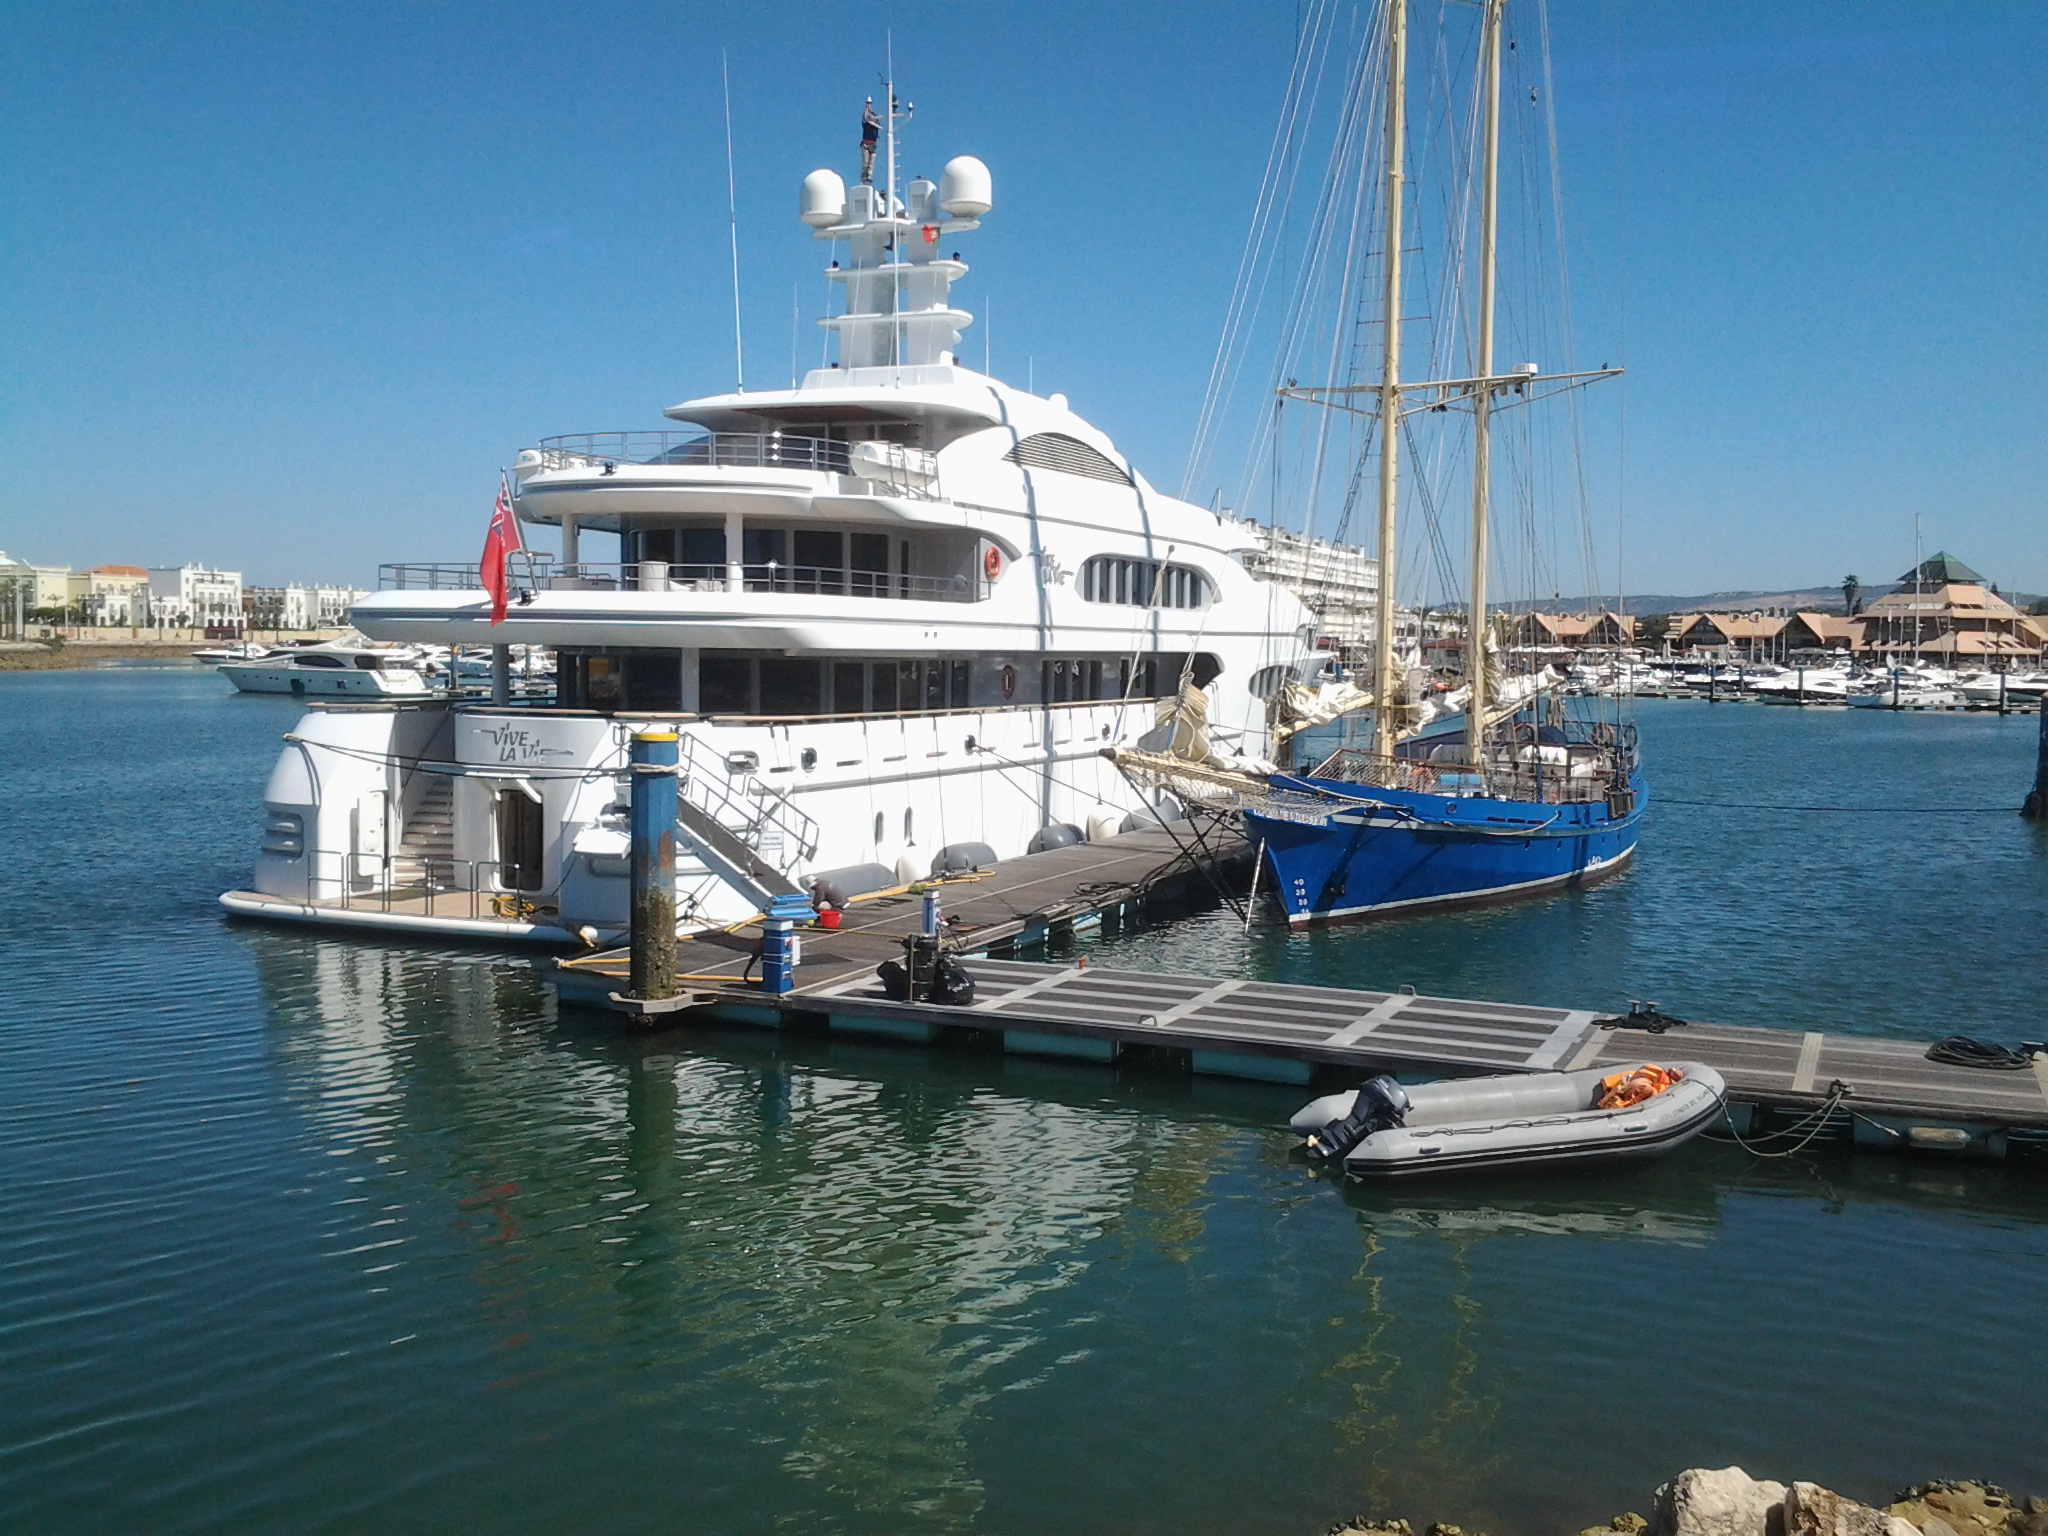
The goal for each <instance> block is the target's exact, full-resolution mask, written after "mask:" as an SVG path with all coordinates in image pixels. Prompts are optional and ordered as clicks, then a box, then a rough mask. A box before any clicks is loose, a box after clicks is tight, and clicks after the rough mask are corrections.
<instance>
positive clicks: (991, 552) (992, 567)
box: [981, 544, 1003, 581]
mask: <svg viewBox="0 0 2048 1536" xmlns="http://www.w3.org/2000/svg"><path fill="white" fill-rule="evenodd" d="M981 570H982V574H983V575H985V576H986V577H988V579H989V580H990V581H994V580H995V579H996V578H997V577H998V576H1001V575H1002V574H1003V552H1002V551H1001V550H1000V549H997V548H996V547H995V545H993V544H991V545H989V547H988V549H987V551H986V552H985V553H984V554H983V555H982V557H981Z"/></svg>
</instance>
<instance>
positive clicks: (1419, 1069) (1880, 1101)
mask: <svg viewBox="0 0 2048 1536" xmlns="http://www.w3.org/2000/svg"><path fill="white" fill-rule="evenodd" d="M1206 836H1207V848H1208V850H1209V851H1210V852H1211V853H1213V854H1215V855H1217V856H1218V857H1220V858H1221V860H1222V861H1223V864H1224V867H1225V868H1229V867H1231V866H1233V865H1235V866H1237V867H1239V868H1241V867H1242V865H1243V863H1244V862H1245V861H1246V860H1247V859H1248V857H1249V853H1248V850H1247V849H1246V848H1245V846H1244V844H1243V842H1242V840H1241V838H1238V837H1236V836H1235V835H1234V834H1224V838H1225V840H1224V841H1222V842H1220V843H1219V841H1218V834H1217V833H1216V832H1215V831H1213V830H1212V831H1210V832H1208V833H1207V834H1206ZM1189 845H1190V843H1189V831H1188V830H1187V829H1185V828H1182V829H1180V830H1178V831H1177V832H1175V833H1169V832H1165V831H1146V832H1138V833H1130V834H1127V835H1125V836H1123V837H1117V838H1110V839H1107V840H1105V841H1103V842H1100V843H1086V844H1080V845H1077V846H1075V847H1071V848H1065V849H1060V850H1058V851H1057V852H1053V853H1046V854H1039V855H1035V856H1033V857H1030V858H1025V859H1018V860H1014V861H1011V862H1008V863H1004V864H1001V865H998V866H997V867H996V868H995V869H994V870H992V871H990V872H989V873H988V875H986V876H985V877H982V878H980V879H978V880H973V881H964V882H956V883H948V884H946V885H944V886H943V887H941V894H942V897H943V899H944V905H945V911H946V914H947V916H948V917H949V918H952V919H956V920H957V921H953V922H949V923H948V925H947V932H948V935H949V938H950V939H951V941H952V942H953V943H954V945H955V947H956V948H957V949H959V950H960V951H961V952H963V954H965V955H966V956H967V957H968V958H966V959H965V960H964V961H963V964H964V965H965V968H966V970H967V972H968V973H969V975H971V976H972V977H973V978H974V984H975V994H976V1000H975V1001H974V1002H973V1003H972V1004H970V1005H968V1006H966V1007H947V1006H941V1005H937V1004H929V1003H908V1002H894V1001H891V1000H890V999H889V998H888V997H887V996H885V995H884V993H883V990H882V986H881V983H880V981H879V980H878V979H877V977H876V975H875V967H876V965H877V964H879V963H880V962H881V961H883V960H888V959H900V958H901V957H902V953H903V949H902V940H903V936H904V935H905V934H907V933H910V932H912V931H914V930H915V929H916V928H917V926H918V921H919V911H920V906H921V897H919V896H918V895H916V894H912V893H908V892H906V893H899V894H893V895H887V896H883V897H880V898H878V899H874V900H868V901H861V902H857V903H855V904H854V906H853V907H851V908H850V909H849V910H848V911H847V912H846V913H845V914H844V917H845V925H844V926H843V927H842V928H840V929H839V930H838V931H836V932H827V931H824V930H821V929H806V930H805V931H804V933H803V961H802V964H801V965H800V966H799V968H798V969H797V972H796V986H795V989H794V990H793V991H790V992H787V993H784V994H781V995H779V996H775V995H770V994H767V993H764V992H762V991H760V990H758V989H757V988H756V987H755V986H753V985H752V984H750V982H749V981H748V980H747V979H746V978H747V976H748V974H749V972H750V971H751V969H752V960H753V956H754V954H755V951H756V948H757V945H758V943H759V937H760V934H759V930H758V929H757V928H753V927H746V928H741V929H738V930H736V931H733V932H729V933H722V934H705V935H696V936H692V937H689V938H685V939H683V940H681V941H679V942H678V946H677V949H678V955H677V967H676V969H677V973H678V975H679V977H681V978H682V979H681V981H680V983H679V985H680V987H681V988H682V990H683V996H682V997H680V998H678V999H677V1000H676V1001H677V1003H678V1004H680V1005H681V1008H683V1009H688V1010H692V1011H693V1012H694V1013H695V1016H697V1017H702V1018H708V1019H712V1020H719V1019H723V1020H725V1021H728V1022H744V1023H752V1024H762V1025H771V1026H794V1027H813V1028H826V1029H830V1030H833V1031H842V1032H846V1033H849V1034H855V1035H867V1036H882V1037H888V1038H894V1039H900V1040H905V1041H912V1042H921V1043H931V1044H959V1045H965V1046H974V1045H977V1044H978V1045H981V1046H983V1047H986V1048H992V1049H996V1048H999V1049H1001V1050H1005V1051H1009V1052H1014V1053H1019V1054H1024V1055H1037V1056H1056V1057H1067V1058H1072V1059H1078V1060H1087V1061H1095V1062H1101V1063H1104V1064H1115V1063H1120V1062H1122V1063H1136V1062H1146V1063H1150V1064H1152V1065H1154V1066H1156V1067H1164V1068H1169V1069H1171V1068H1176V1067H1177V1068H1180V1069H1183V1070H1189V1071H1193V1072H1197V1073H1204V1074H1214V1075H1218V1076H1227V1077H1241V1078H1251V1079H1258V1080H1265V1081H1271V1082H1281V1083H1292V1084H1300V1085H1303V1086H1307V1085H1310V1084H1312V1083H1316V1082H1334V1083H1355V1082H1357V1081H1358V1080H1359V1079H1360V1078H1362V1077H1364V1076H1367V1075H1370V1074H1372V1073H1375V1072H1396V1073H1403V1074H1409V1075H1411V1076H1413V1077H1416V1078H1425V1077H1446V1076H1459V1075H1470V1074H1474V1073H1482V1072H1540V1071H1545V1070H1550V1069H1569V1068H1578V1067H1590V1066H1599V1065H1602V1064H1605V1063H1609V1062H1621V1061H1635V1060H1642V1059H1645V1058H1649V1059H1656V1058H1658V1057H1669V1058H1673V1059H1680V1060H1689V1061H1699V1062H1704V1063H1706V1064H1708V1065H1710V1066H1712V1067H1714V1068H1715V1069H1716V1070H1717V1071H1719V1072H1720V1073H1721V1074H1722V1075H1723V1076H1724V1077H1725V1078H1726V1079H1727V1080H1728V1086H1729V1096H1730V1100H1731V1121H1732V1123H1733V1125H1734V1127H1735V1128H1736V1129H1737V1130H1738V1131H1740V1132H1741V1133H1742V1134H1743V1135H1745V1136H1747V1137H1750V1138H1752V1139H1754V1138H1756V1137H1759V1136H1766V1137H1768V1136H1773V1135H1776V1136H1777V1137H1778V1139H1777V1140H1773V1141H1770V1142H1767V1143H1766V1145H1765V1150H1771V1149H1776V1148H1783V1147H1785V1146H1788V1145H1790V1144H1791V1143H1792V1142H1794V1141H1798V1140H1801V1139H1803V1138H1806V1137H1807V1136H1808V1135H1809V1133H1812V1135H1813V1136H1814V1138H1815V1139H1825V1140H1835V1141H1840V1140H1847V1139H1853V1140H1855V1141H1857V1142H1859V1143H1863V1144H1869V1145H1877V1146H1890V1147H1898V1148H1902V1149H1907V1148H1910V1149H1914V1150H1924V1151H1938V1152H1948V1153H1965V1154H1971V1155H1975V1156H1980V1157H2004V1156H2006V1155H2007V1154H2008V1152H2028V1153H2032V1154H2035V1155H2044V1154H2048V1057H2041V1056H2036V1057H2035V1058H2034V1064H2033V1067H2032V1069H2031V1070H2027V1071H1987V1070H1982V1069H1974V1068H1966V1067H1953V1066H1946V1065H1943V1064H1941V1063H1937V1062H1933V1061H1929V1060H1927V1058H1926V1055H1925V1051H1924V1048H1923V1047H1922V1046H1919V1045H1915V1044H1913V1043H1911V1042H1908V1041H1897V1040H1881V1039H1870V1038H1864V1037H1860V1036H1847V1035H1826V1034H1820V1033H1817V1032H1799V1031H1793V1030H1774V1029H1752V1028H1740V1027H1729V1026H1721V1025H1707V1024H1689V1025H1686V1026H1684V1027H1682V1028H1678V1029H1673V1030H1670V1031H1669V1032H1667V1033H1663V1034H1652V1033H1649V1032H1647V1031H1644V1030H1640V1029H1630V1028H1627V1027H1625V1026H1624V1027H1617V1026H1616V1025H1614V1024H1613V1023H1612V1022H1605V1023H1603V1021H1602V1017H1601V1015H1599V1014H1596V1013H1595V1012H1594V1011H1592V1010H1590V1009H1568V1008H1544V1007H1534V1006H1526V1005H1521V1004H1512V1003H1496V1002H1484V1001H1476V1000H1472V999H1466V998H1447V997H1428V996H1418V995H1416V994H1415V993H1413V992H1412V991H1408V990H1406V989H1397V990H1394V991H1390V992H1374V991H1358V990H1351V989H1344V988H1336V987H1312V986H1296V985H1292V984H1289V983H1285V982H1277V981H1257V980H1247V979H1240V978H1218V977H1209V976H1182V975H1167V974H1160V973H1156V972H1150V971H1133V970H1124V969H1119V968H1112V967H1108V966H1101V965H1090V964H1088V963H1087V962H1086V961H1085V960H1077V961H1074V962H1071V963H1065V964H1061V963H1043V962H1034V961H1029V960H1020V959H1016V958H1014V957H1013V956H1014V953H1015V951H1016V950H1018V949H1026V950H1028V949H1030V948H1031V947H1033V946H1035V945H1037V944H1041V943H1043V941H1044V940H1046V939H1047V938H1048V937H1053V936H1056V935H1058V934H1060V933H1061V932H1062V930H1071V929H1072V928H1074V927H1080V926H1086V925H1088V924H1091V923H1093V922H1096V921H1104V922H1109V923H1112V924H1114V923H1115V922H1117V921H1119V920H1120V919H1122V918H1123V917H1125V916H1126V915H1128V914H1130V913H1131V910H1132V908H1133V906H1134V905H1135V904H1138V903H1141V902H1142V901H1144V900H1145V899H1146V897H1147V896H1148V895H1151V896H1158V895H1162V894H1166V893H1172V894H1176V895H1179V896H1181V897H1182V898H1187V897H1196V896H1200V895H1201V894H1202V893H1203V892H1204V891H1205V890H1206V888H1207V886H1208V882H1209V879H1210V878H1211V876H1210V875H1209V874H1207V873H1204V872H1203V871H1202V870H1201V869H1200V868H1199V867H1197V864H1196V862H1194V861H1191V860H1189V859H1187V858H1184V857H1182V853H1183V849H1184V848H1187V847H1189ZM1005 952H1008V955H1009V956H1010V957H1006V956H1005ZM626 970H627V956H626V953H625V951H623V950H614V951H608V952H605V953H602V954H595V955H588V956H583V957H580V958H577V959H572V960H564V961H561V962H558V963H557V965H556V968H555V972H554V975H555V979H556V981H557V983H558V985H559V986H560V988H561V991H562V995H563V996H564V998H565V999H566V1000H569V1001H581V1002H588V1003H593V1004H597V1005H599V1006H607V1007H613V1008H616V1009H618V1010H619V1011H620V1012H623V1013H626V1014H628V1015H634V1016H640V1017H642V1018H644V1017H645V1016H646V1014H648V1013H649V1012H657V1011H658V1012H667V1011H672V1010H669V1009H662V1010H650V1009H647V1008H645V1007H644V1006H642V1005H638V1004H635V1003H634V1002H633V1001H632V1000H631V999H629V998H624V997H622V996H620V995H619V994H621V993H622V992H623V991H624V989H625V986H626ZM1788 1127H1790V1128H1791V1129H1792V1132H1793V1134H1791V1135H1789V1136H1788V1135H1784V1134H1783V1133H1784V1132H1785V1131H1786V1129H1787V1128H1788Z"/></svg>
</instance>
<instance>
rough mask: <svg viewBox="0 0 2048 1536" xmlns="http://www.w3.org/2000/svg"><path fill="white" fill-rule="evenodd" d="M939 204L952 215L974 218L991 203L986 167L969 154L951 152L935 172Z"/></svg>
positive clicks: (961, 217)
mask: <svg viewBox="0 0 2048 1536" xmlns="http://www.w3.org/2000/svg"><path fill="white" fill-rule="evenodd" d="M939 206H940V207H941V208H943V209H945V210H946V212H947V214H948V215H950V216H951V217H953V218H956V219H978V218H980V217H981V216H982V215H983V214H984V213H987V212H988V211H989V209H990V208H992V207H994V206H995V203H994V196H993V194H992V192H991V191H990V186H989V175H988V167H987V166H985V165H983V164H982V163H981V162H980V161H979V160H977V159H975V158H974V156H972V155H955V156H954V157H953V158H952V159H950V160H948V161H947V162H946V168H945V170H943V171H941V172H940V173H939Z"/></svg>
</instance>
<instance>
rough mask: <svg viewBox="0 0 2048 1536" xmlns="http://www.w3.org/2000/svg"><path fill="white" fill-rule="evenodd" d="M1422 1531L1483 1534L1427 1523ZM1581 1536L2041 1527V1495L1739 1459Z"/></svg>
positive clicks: (1357, 1525) (1959, 1535)
mask: <svg viewBox="0 0 2048 1536" xmlns="http://www.w3.org/2000/svg"><path fill="white" fill-rule="evenodd" d="M1328 1536H1415V1531H1414V1528H1413V1527H1412V1526H1410V1525H1409V1523H1408V1522H1407V1521H1406V1520H1378V1519H1370V1518H1368V1517H1366V1516H1363V1515H1360V1516H1357V1517H1355V1518H1353V1519H1350V1520H1347V1521H1345V1522H1344V1523H1343V1524H1341V1525H1335V1526H1332V1527H1331V1528H1330V1530H1329V1533H1328ZM1424 1536H1483V1533H1481V1532H1477V1531H1475V1532H1471V1533H1467V1532H1465V1531H1463V1530H1461V1529H1459V1527H1457V1526H1455V1525H1441V1524H1439V1525H1432V1526H1430V1527H1428V1528H1427V1530H1426V1531H1425V1533H1424ZM1578 1536H2048V1499H2041V1498H2026V1499H2020V1498H2015V1497H2014V1496H2013V1495H2012V1494H2009V1493H2007V1492H2006V1491H2005V1490H2004V1489H2003V1488H2000V1487H1999V1486H1998V1485H1997V1484H1995V1483H1980V1482H1969V1481H1963V1482H1934V1483H1920V1484H1916V1485H1915V1486H1914V1487H1911V1488H1907V1489H1905V1490H1903V1491H1902V1492H1900V1493H1898V1494H1896V1495H1895V1496H1894V1497H1893V1499H1892V1502H1891V1503H1890V1504H1889V1505H1887V1506H1886V1507H1885V1508H1883V1509H1876V1508H1873V1507H1872V1506H1871V1505H1868V1504H1859V1503H1857V1502H1856V1500H1854V1499H1847V1498H1844V1497H1842V1495H1840V1494H1839V1493H1835V1492H1833V1491H1832V1490H1830V1489H1827V1488H1823V1487H1821V1486H1820V1485H1819V1484H1818V1483H1806V1482H1794V1483H1792V1484H1790V1485H1789V1486H1788V1485H1787V1484H1784V1483H1774V1482H1771V1481H1769V1480H1768V1479H1762V1478H1754V1477H1751V1476H1750V1475H1749V1474H1748V1473H1747V1472H1745V1471H1743V1470H1742V1468H1740V1467H1721V1468H1706V1467H1694V1468H1692V1469H1691V1470H1689V1471H1685V1472H1681V1473H1679V1474H1678V1476H1676V1477H1674V1478H1673V1479H1671V1481H1670V1482H1668V1483H1666V1484H1664V1485H1663V1486H1662V1487H1661V1488H1659V1489H1658V1490H1657V1491H1656V1493H1654V1494H1653V1495H1651V1498H1650V1517H1649V1518H1648V1519H1647V1520H1646V1519H1644V1518H1643V1517H1642V1516H1641V1515H1638V1514H1626V1515H1617V1516H1615V1518H1614V1519H1613V1520H1612V1521H1610V1522H1609V1523H1608V1524H1606V1525H1597V1526H1593V1527H1591V1528H1589V1529H1587V1530H1584V1531H1581V1532H1579V1533H1578Z"/></svg>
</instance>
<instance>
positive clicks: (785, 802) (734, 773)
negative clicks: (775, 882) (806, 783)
mask: <svg viewBox="0 0 2048 1536" xmlns="http://www.w3.org/2000/svg"><path fill="white" fill-rule="evenodd" d="M634 729H635V727H634V726H633V725H631V724H629V723H628V722H626V721H623V720H615V721H614V722H613V723H612V742H613V746H614V748H615V749H616V751H617V752H618V754H619V756H620V757H621V758H622V759H623V758H624V757H625V756H626V754H627V750H628V747H629V744H630V742H631V739H632V734H633V731H634ZM677 739H678V748H677V750H678V754H679V762H680V771H679V773H678V774H677V784H676V789H677V792H678V793H679V794H681V795H682V796H683V798H684V799H686V800H688V801H689V802H690V803H691V804H693V805H694V806H696V808H697V809H698V810H699V811H701V812H703V813H704V814H705V815H706V816H708V817H710V818H711V819H712V820H713V821H715V822H717V823H718V824H719V825H720V826H722V827H724V828H725V829H726V830H727V831H728V832H730V833H732V834H733V836H735V837H737V838H738V839H739V840H740V841H741V842H743V843H745V844H746V845H747V847H749V848H751V849H752V850H753V851H754V852H755V853H757V854H759V855H761V857H762V858H764V859H766V860H767V861H768V862H769V863H771V864H772V865H774V866H775V868H777V869H779V870H782V871H783V872H784V873H787V872H788V871H789V870H790V869H791V868H792V867H793V866H794V865H795V864H796V863H798V862H799V861H801V860H805V859H808V858H810V857H811V856H812V855H813V854H815V853H816V852H817V851H818V823H817V822H816V821H815V820H813V819H812V818H811V817H810V816H809V815H807V814H806V813H805V812H803V811H802V810H800V809H798V808H797V805H796V803H795V802H794V801H792V800H791V799H790V798H789V796H788V795H786V794H785V793H783V792H782V791H781V790H778V789H776V788H775V787H774V786H773V785H771V784H769V783H768V782H767V781H766V780H765V779H763V778H761V777H760V776H759V774H758V772H757V769H758V767H759V762H758V760H754V761H746V760H744V759H747V758H752V757H753V754H751V753H748V754H742V756H741V757H740V758H735V757H727V756H723V755H721V754H719V753H717V752H714V751H713V750H712V749H711V748H709V747H707V746H705V745H704V744H703V743H702V742H700V741H699V740H698V739H697V738H696V737H695V736H693V735H691V734H690V733H689V732H688V731H680V732H678V733H677Z"/></svg>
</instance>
